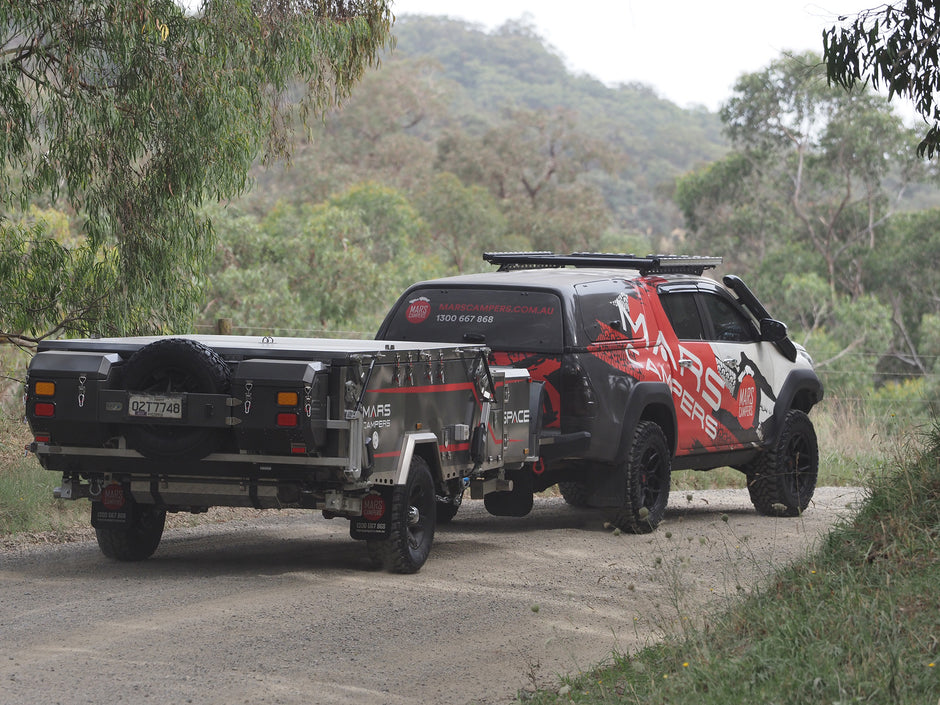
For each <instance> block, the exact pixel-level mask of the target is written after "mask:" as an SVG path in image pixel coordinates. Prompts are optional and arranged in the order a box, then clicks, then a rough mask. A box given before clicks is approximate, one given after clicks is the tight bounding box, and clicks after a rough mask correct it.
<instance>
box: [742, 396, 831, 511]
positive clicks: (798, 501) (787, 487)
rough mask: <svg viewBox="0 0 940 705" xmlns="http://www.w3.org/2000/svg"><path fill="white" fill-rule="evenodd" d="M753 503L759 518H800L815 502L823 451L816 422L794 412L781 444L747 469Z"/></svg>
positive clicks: (787, 419) (782, 432) (786, 420)
mask: <svg viewBox="0 0 940 705" xmlns="http://www.w3.org/2000/svg"><path fill="white" fill-rule="evenodd" d="M745 473H746V475H747V489H748V492H749V493H750V495H751V503H752V504H753V505H754V508H755V509H756V510H757V512H758V514H764V515H766V516H790V517H795V516H799V515H800V514H801V513H802V512H803V511H804V510H805V509H806V507H807V506H809V502H810V500H811V499H812V498H813V493H814V492H815V491H816V478H817V475H818V473H819V447H818V445H817V442H816V431H815V429H814V428H813V422H812V421H810V419H809V417H808V416H807V415H806V414H805V413H803V412H802V411H798V410H796V409H791V410H790V411H789V412H787V415H786V417H785V418H784V420H783V428H782V429H781V430H780V435H779V436H778V437H777V442H776V443H774V445H773V446H771V447H770V448H768V449H767V450H765V451H764V452H763V453H762V454H761V455H760V456H759V457H758V458H757V459H756V460H755V461H753V463H752V464H751V465H750V466H748V467H747V468H746V469H745Z"/></svg>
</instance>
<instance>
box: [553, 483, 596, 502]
mask: <svg viewBox="0 0 940 705" xmlns="http://www.w3.org/2000/svg"><path fill="white" fill-rule="evenodd" d="M558 491H559V492H561V496H562V498H563V499H564V500H565V504H570V505H571V506H572V507H587V506H589V502H588V498H589V497H590V495H589V494H588V489H587V485H585V484H584V483H583V482H559V483H558Z"/></svg>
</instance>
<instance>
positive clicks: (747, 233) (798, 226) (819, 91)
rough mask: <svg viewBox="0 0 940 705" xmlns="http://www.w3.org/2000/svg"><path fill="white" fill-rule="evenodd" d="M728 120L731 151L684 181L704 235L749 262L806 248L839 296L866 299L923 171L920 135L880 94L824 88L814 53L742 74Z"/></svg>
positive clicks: (687, 210) (689, 212)
mask: <svg viewBox="0 0 940 705" xmlns="http://www.w3.org/2000/svg"><path fill="white" fill-rule="evenodd" d="M721 118H722V121H723V122H724V124H725V131H726V134H727V135H728V136H729V138H730V139H731V140H732V145H733V147H734V149H733V151H732V152H731V153H730V154H729V155H728V156H727V157H726V158H725V159H723V160H722V161H720V162H718V163H716V164H712V165H709V166H707V167H705V168H703V169H701V170H699V171H698V172H694V173H693V174H691V175H689V176H688V177H685V178H684V179H682V180H680V182H679V184H678V188H677V201H678V202H679V204H680V206H681V208H682V209H683V212H684V214H685V216H686V220H687V223H688V224H689V226H690V227H691V228H692V230H693V231H694V232H695V233H696V235H697V236H698V238H699V241H700V242H702V241H704V244H705V245H706V246H712V245H713V243H716V244H718V245H719V246H720V247H718V248H713V249H721V250H722V251H723V252H726V253H727V254H728V255H729V256H730V259H731V260H732V261H733V263H734V264H735V265H737V266H744V267H746V268H757V267H758V266H760V265H761V263H764V262H766V261H767V258H768V257H769V256H771V255H772V254H773V252H774V251H777V250H780V249H781V248H783V247H791V246H793V245H796V246H799V247H801V248H803V249H804V250H806V251H807V252H809V253H811V254H812V257H813V259H814V261H815V262H816V263H818V264H819V273H820V274H821V275H822V276H823V277H824V278H825V279H826V281H827V282H828V284H829V287H830V290H831V291H832V293H833V296H835V295H836V294H837V293H840V292H841V293H845V294H847V295H849V296H850V297H859V296H862V295H863V294H864V293H865V288H866V278H865V275H866V272H865V266H866V262H867V261H868V260H869V259H870V254H871V252H873V251H875V250H876V249H877V248H878V246H879V244H880V243H881V238H882V237H883V233H884V232H885V225H886V222H887V220H888V218H889V217H890V216H891V215H892V214H893V213H895V212H896V210H897V204H898V202H899V201H900V200H901V199H902V198H903V196H904V194H905V191H906V189H907V188H908V187H909V185H910V183H911V181H912V180H915V179H917V178H919V177H920V174H921V170H922V169H923V164H922V162H921V161H920V160H919V159H918V158H917V156H916V154H915V149H914V147H915V144H916V140H915V138H914V135H913V132H912V131H911V130H909V129H907V128H905V127H904V126H903V125H902V123H901V120H900V119H899V118H898V117H897V116H896V115H894V114H893V113H892V111H891V108H890V105H889V104H888V103H887V101H885V99H884V98H883V97H881V96H878V95H876V94H874V93H872V92H871V91H866V90H861V89H859V90H855V91H851V92H847V91H844V90H841V89H838V88H835V87H831V86H829V85H828V84H827V82H826V78H825V70H824V67H823V65H822V63H821V60H820V58H819V57H818V56H817V55H814V54H812V53H807V54H803V55H798V56H785V57H783V58H781V59H778V60H776V61H774V62H772V63H771V64H770V65H769V66H768V67H767V68H766V69H764V70H762V71H759V72H756V73H752V74H746V75H744V76H742V77H741V78H740V79H739V80H738V81H737V83H736V84H735V88H734V94H733V96H732V97H731V98H730V100H728V101H727V103H725V105H724V106H723V107H722V110H721Z"/></svg>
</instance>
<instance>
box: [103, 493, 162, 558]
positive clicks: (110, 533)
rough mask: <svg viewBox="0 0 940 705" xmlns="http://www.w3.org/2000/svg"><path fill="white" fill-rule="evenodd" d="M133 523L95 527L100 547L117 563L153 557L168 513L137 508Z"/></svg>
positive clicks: (160, 510)
mask: <svg viewBox="0 0 940 705" xmlns="http://www.w3.org/2000/svg"><path fill="white" fill-rule="evenodd" d="M133 512H134V516H133V518H132V520H131V523H130V524H129V525H127V526H120V527H100V526H99V527H95V536H96V538H97V539H98V548H100V549H101V552H102V553H103V554H104V555H105V556H107V557H108V558H111V559H112V560H116V561H142V560H145V559H147V558H150V556H152V555H153V553H154V551H156V550H157V546H159V545H160V539H161V538H162V537H163V527H164V525H165V524H166V510H165V509H158V508H157V507H154V506H149V505H139V504H138V505H135V506H134V508H133Z"/></svg>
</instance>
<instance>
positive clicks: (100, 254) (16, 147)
mask: <svg viewBox="0 0 940 705" xmlns="http://www.w3.org/2000/svg"><path fill="white" fill-rule="evenodd" d="M390 24H391V13H390V9H389V3H388V2H387V1H386V0H351V1H348V2H344V1H341V0H328V1H319V2H314V1H310V0H275V1H272V2H256V1H252V0H207V1H206V2H204V3H203V4H202V6H201V12H200V14H199V15H186V14H184V12H183V10H182V9H181V8H180V7H179V6H178V5H177V4H176V3H175V2H172V1H171V0H99V1H97V2H83V3H64V4H63V3H46V2H39V1H38V0H31V1H27V2H17V3H3V4H2V5H0V27H3V28H4V34H3V39H2V40H0V41H2V44H0V98H2V101H0V105H2V107H0V124H2V125H3V127H5V129H2V130H0V160H2V161H0V183H2V185H3V186H4V188H3V189H2V198H3V199H4V200H3V205H4V206H5V208H7V209H13V208H16V207H18V208H23V207H25V205H26V204H28V203H30V202H32V201H34V200H36V199H42V198H51V199H56V198H58V197H59V196H60V195H61V197H62V198H63V199H64V202H65V203H66V204H67V205H68V207H69V208H71V209H72V210H74V211H75V212H76V213H78V214H79V215H80V216H81V217H82V219H83V220H82V222H83V226H82V227H83V234H84V235H85V236H86V238H87V251H88V252H89V253H91V256H93V257H95V258H99V259H101V258H104V259H107V258H110V257H111V256H112V255H111V254H110V250H111V248H116V258H117V261H118V262H120V270H119V271H120V277H119V278H118V280H116V281H115V282H114V283H113V285H114V287H115V288H114V289H113V290H112V291H111V294H112V297H113V301H112V303H113V304H114V305H113V306H111V307H109V308H108V309H107V312H106V313H105V315H104V316H103V318H102V320H101V321H100V323H98V324H97V326H96V328H97V329H98V330H108V331H111V332H120V333H132V332H145V331H152V330H156V329H161V328H164V327H169V328H176V329H185V328H187V327H188V326H189V325H190V324H191V321H192V316H193V307H194V304H195V302H196V301H197V300H198V299H199V297H200V293H201V287H200V285H201V276H202V274H201V265H200V262H202V261H204V257H205V254H206V252H208V251H209V248H210V247H211V245H212V237H211V233H212V231H211V227H210V225H209V222H208V221H207V220H206V219H205V218H204V217H203V216H200V215H198V210H197V209H198V207H199V206H200V205H201V204H202V203H204V202H205V201H206V200H221V199H227V198H231V197H233V196H237V195H238V194H240V193H242V192H243V191H244V190H245V188H246V186H247V184H248V181H247V173H248V169H249V167H250V165H251V164H252V162H253V160H254V159H255V158H256V157H257V156H258V155H259V154H264V155H265V156H266V157H267V158H276V157H282V156H285V155H286V154H287V152H288V151H289V145H290V144H291V142H292V140H291V137H290V136H291V133H292V131H293V130H294V129H296V127H297V126H299V125H302V124H303V121H304V119H306V117H307V116H309V115H311V114H313V115H318V114H322V113H323V112H324V111H325V110H326V109H327V108H329V107H330V106H332V105H334V104H335V103H336V101H338V100H339V99H341V98H342V97H344V96H345V95H347V94H348V92H349V89H350V88H351V86H352V85H353V84H354V83H355V82H356V81H357V80H358V79H359V78H360V77H361V75H362V73H363V71H364V70H365V68H366V67H367V66H369V65H373V64H375V62H376V60H377V59H376V57H377V52H378V50H379V49H381V48H382V47H383V46H385V45H386V44H387V42H388V33H389V29H390ZM297 77H299V78H300V80H301V81H302V82H303V83H302V85H303V87H304V88H303V91H302V92H301V95H300V98H301V99H300V101H299V106H300V107H299V108H295V107H294V106H293V104H292V103H290V102H288V101H284V100H283V96H284V95H285V93H286V92H287V91H289V90H295V89H296V85H297V84H296V79H297ZM295 110H296V112H295ZM297 117H299V119H295V118H297ZM12 303H13V302H11V304H12ZM24 304H25V302H20V303H19V304H18V305H20V306H22V305H24ZM7 310H10V309H7ZM4 314H6V310H5V311H4ZM83 320H85V322H86V323H88V322H89V320H90V319H88V318H87V317H83ZM0 323H2V324H3V327H4V328H8V323H7V321H6V320H3V321H0ZM23 323H24V324H27V327H26V328H23V329H22V330H20V331H17V332H22V333H30V332H31V333H33V334H39V329H38V328H36V327H35V326H33V325H32V324H29V323H28V321H24V322H23ZM37 325H38V322H37Z"/></svg>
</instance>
